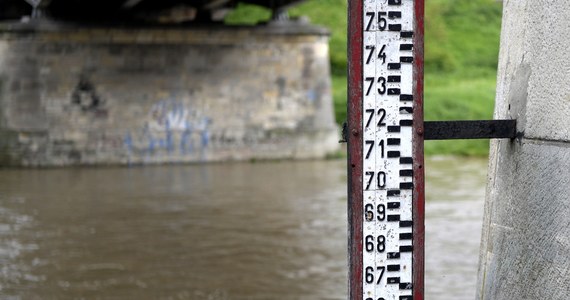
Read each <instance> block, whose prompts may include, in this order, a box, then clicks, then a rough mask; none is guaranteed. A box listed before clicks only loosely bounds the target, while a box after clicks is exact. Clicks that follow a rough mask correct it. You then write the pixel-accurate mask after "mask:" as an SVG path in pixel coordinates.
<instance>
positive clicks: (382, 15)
mask: <svg viewBox="0 0 570 300" xmlns="http://www.w3.org/2000/svg"><path fill="white" fill-rule="evenodd" d="M387 15H388V13H387V12H385V11H379V12H378V29H379V30H380V31H384V30H386V27H388V20H387V19H386V16H387ZM375 17H376V14H375V13H374V12H366V18H367V19H368V22H367V23H366V31H371V30H372V25H373V24H374V18H375Z"/></svg>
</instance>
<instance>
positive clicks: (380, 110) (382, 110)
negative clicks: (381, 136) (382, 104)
mask: <svg viewBox="0 0 570 300" xmlns="http://www.w3.org/2000/svg"><path fill="white" fill-rule="evenodd" d="M378 114H379V115H380V121H378V124H376V126H378V127H382V126H386V123H384V119H385V118H386V110H385V109H383V108H381V109H379V110H378Z"/></svg>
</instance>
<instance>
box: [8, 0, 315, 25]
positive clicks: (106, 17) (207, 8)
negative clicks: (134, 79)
mask: <svg viewBox="0 0 570 300" xmlns="http://www.w3.org/2000/svg"><path fill="white" fill-rule="evenodd" d="M302 1H304V0H0V20H2V19H4V20H7V19H20V18H22V17H25V16H40V15H44V16H49V17H52V18H54V19H60V20H70V21H83V22H86V21H87V22H109V21H123V22H125V21H126V22H133V21H139V22H158V23H184V22H216V21H221V20H223V18H224V17H225V15H226V14H227V13H228V12H229V11H231V10H232V9H234V8H235V7H236V6H237V5H238V4H239V3H248V4H255V5H259V6H263V7H266V8H269V9H271V10H272V11H273V12H274V16H278V15H279V12H280V11H282V10H283V9H286V8H287V7H288V6H291V5H294V4H296V3H299V2H302Z"/></svg>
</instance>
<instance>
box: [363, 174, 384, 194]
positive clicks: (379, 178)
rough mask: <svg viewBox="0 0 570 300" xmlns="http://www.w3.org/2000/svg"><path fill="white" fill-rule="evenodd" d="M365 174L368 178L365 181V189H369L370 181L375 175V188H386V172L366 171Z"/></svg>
mask: <svg viewBox="0 0 570 300" xmlns="http://www.w3.org/2000/svg"><path fill="white" fill-rule="evenodd" d="M366 176H368V180H367V181H366V188H365V190H367V191H368V190H370V186H371V185H372V181H373V179H374V177H375V176H376V188H377V189H380V190H383V189H385V188H386V173H385V172H382V171H380V172H378V173H375V172H374V171H367V172H366Z"/></svg>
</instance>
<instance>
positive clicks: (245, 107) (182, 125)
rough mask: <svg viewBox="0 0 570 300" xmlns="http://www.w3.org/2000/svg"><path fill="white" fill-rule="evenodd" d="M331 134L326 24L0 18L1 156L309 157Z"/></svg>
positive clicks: (119, 160) (327, 147) (15, 162)
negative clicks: (130, 23)
mask: <svg viewBox="0 0 570 300" xmlns="http://www.w3.org/2000/svg"><path fill="white" fill-rule="evenodd" d="M54 1H55V0H54ZM338 139H339V138H338V132H337V126H336V125H335V120H334V115H333V110H332V97H331V81H330V70H329V53H328V33H327V31H326V30H324V29H322V28H318V27H315V26H312V25H310V24H307V23H305V22H302V21H279V22H274V23H271V22H270V23H267V24H263V25H258V26H250V27H239V26H224V25H221V24H214V23H209V24H202V25H200V26H194V25H192V26H185V25H175V26H173V25H168V26H163V25H160V26H158V25H137V26H128V27H125V26H116V25H104V24H89V25H85V24H82V25H77V23H69V22H65V23H64V22H47V21H42V20H31V21H29V22H25V23H23V22H20V21H4V22H2V23H0V165H2V166H62V165H101V164H146V163H175V162H207V161H227V160H253V159H286V158H293V159H301V158H321V157H325V156H326V155H328V154H330V153H333V152H335V151H337V150H338Z"/></svg>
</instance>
